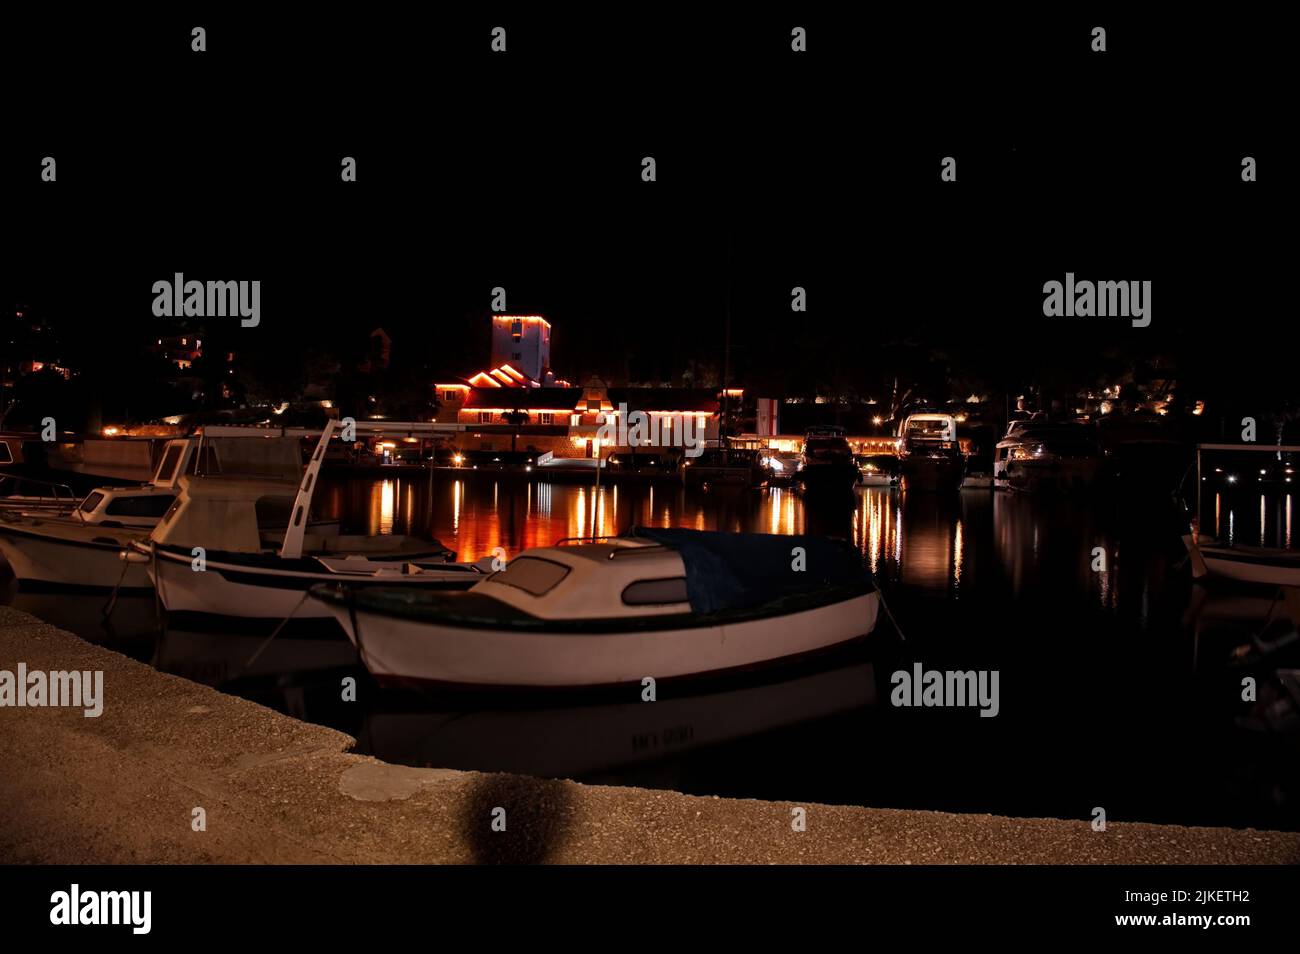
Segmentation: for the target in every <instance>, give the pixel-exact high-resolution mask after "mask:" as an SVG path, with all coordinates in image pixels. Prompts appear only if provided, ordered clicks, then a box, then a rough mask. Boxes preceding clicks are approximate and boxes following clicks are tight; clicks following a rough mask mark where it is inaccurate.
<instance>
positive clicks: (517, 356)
mask: <svg viewBox="0 0 1300 954" xmlns="http://www.w3.org/2000/svg"><path fill="white" fill-rule="evenodd" d="M523 357H524V353H523V352H522V351H511V352H510V359H511V360H512V361H522V360H523Z"/></svg>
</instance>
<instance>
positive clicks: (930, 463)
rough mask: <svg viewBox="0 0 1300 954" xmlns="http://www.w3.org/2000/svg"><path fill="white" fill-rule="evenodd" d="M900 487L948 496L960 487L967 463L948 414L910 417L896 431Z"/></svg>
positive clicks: (952, 420)
mask: <svg viewBox="0 0 1300 954" xmlns="http://www.w3.org/2000/svg"><path fill="white" fill-rule="evenodd" d="M898 438H899V443H898V456H899V460H900V462H901V467H902V473H903V487H904V489H905V490H909V491H923V492H931V491H933V492H940V493H944V492H951V491H954V490H956V489H957V488H958V487H960V486H961V481H962V476H963V475H964V473H965V468H966V459H965V458H964V457H962V453H961V442H960V441H959V440H958V438H957V419H956V418H955V417H953V416H952V415H951V414H932V413H918V414H909V415H908V416H907V417H905V418H904V419H903V422H902V424H900V425H899V428H898Z"/></svg>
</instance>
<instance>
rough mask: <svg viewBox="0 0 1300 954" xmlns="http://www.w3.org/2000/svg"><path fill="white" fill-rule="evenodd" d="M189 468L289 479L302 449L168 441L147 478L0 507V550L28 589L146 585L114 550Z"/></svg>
mask: <svg viewBox="0 0 1300 954" xmlns="http://www.w3.org/2000/svg"><path fill="white" fill-rule="evenodd" d="M196 471H200V472H202V473H208V474H236V475H256V476H266V475H271V476H288V477H289V478H290V479H293V478H295V477H296V475H297V474H299V473H301V471H302V452H301V449H300V446H299V444H298V441H297V439H296V438H282V437H241V438H224V437H223V438H206V439H205V438H202V437H191V438H183V439H180V440H172V441H168V442H167V444H166V445H165V447H164V448H163V452H162V456H161V458H160V459H159V462H158V468H157V470H156V471H155V473H154V477H153V479H152V480H151V481H150V482H149V483H147V484H135V485H132V486H126V487H100V488H98V489H96V490H94V491H91V493H89V494H87V495H86V497H85V498H84V499H83V500H81V501H80V502H75V501H74V502H73V507H72V508H71V509H69V510H66V511H65V512H51V511H49V510H46V509H45V508H43V507H36V508H33V509H32V510H19V511H17V512H14V511H11V510H0V553H3V554H4V556H5V559H7V560H8V561H9V565H10V567H11V568H12V569H13V571H14V575H15V576H16V577H17V578H18V580H19V582H20V584H23V585H26V586H28V587H30V586H33V585H35V586H53V587H60V588H65V587H66V588H78V589H111V588H113V587H114V586H117V587H118V588H119V589H122V590H135V589H148V588H149V587H150V582H149V577H148V575H147V574H146V573H145V571H144V568H143V567H142V566H134V565H132V566H124V564H123V561H122V559H121V553H122V551H123V550H124V549H125V548H127V547H129V546H130V544H131V543H132V542H133V541H140V540H144V539H145V538H147V536H148V534H149V531H150V529H151V528H153V527H154V526H156V525H157V523H158V521H159V520H160V519H161V518H162V516H163V514H164V513H166V512H167V510H168V509H169V508H170V507H171V506H172V504H173V503H174V502H175V500H176V497H177V494H178V493H179V489H178V488H179V485H180V481H181V478H182V477H184V476H185V475H187V474H193V473H195V472H196Z"/></svg>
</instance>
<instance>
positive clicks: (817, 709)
mask: <svg viewBox="0 0 1300 954" xmlns="http://www.w3.org/2000/svg"><path fill="white" fill-rule="evenodd" d="M875 700H876V687H875V675H874V672H873V669H872V666H871V664H870V663H857V664H853V665H847V666H841V667H839V668H835V669H828V670H825V671H820V672H815V673H813V674H810V675H801V676H797V677H795V678H791V679H786V680H783V681H780V682H770V683H765V684H760V685H752V684H749V685H741V686H737V687H735V688H727V689H723V690H721V691H716V692H708V693H701V694H695V695H690V696H685V697H670V698H665V697H660V699H659V700H658V701H657V702H654V703H645V702H641V701H639V700H637V701H633V702H623V703H615V704H594V705H571V706H555V707H547V708H541V709H533V708H529V709H514V710H512V709H497V710H486V711H476V712H464V711H459V710H458V711H449V712H378V713H373V714H371V715H369V716H368V717H367V718H366V720H365V724H364V728H363V730H362V733H361V736H360V741H361V743H362V745H363V746H364V747H365V748H366V749H367V750H368V752H369V753H371V754H373V755H376V756H378V757H379V758H382V759H385V760H387V761H391V762H402V763H405V764H408V765H436V766H440V767H451V768H460V769H472V770H477V771H484V772H513V773H519V774H524V775H535V776H541V777H548V778H579V777H583V776H589V775H591V774H593V773H597V772H604V771H607V770H612V769H615V768H619V767H622V766H626V765H632V764H637V763H644V762H652V761H656V760H659V759H665V758H671V757H673V756H676V755H680V754H683V753H685V752H689V751H692V750H696V749H701V748H705V747H707V746H711V745H716V744H719V743H723V742H728V741H731V740H734V739H741V738H746V737H748V736H753V735H757V734H759V733H762V732H768V731H771V730H772V729H777V728H781V727H784V726H789V725H795V724H798V723H801V722H807V721H811V720H813V719H821V718H825V717H826V716H830V715H834V714H836V713H840V712H846V711H849V710H852V709H857V708H862V707H866V706H870V705H873V704H874V703H875Z"/></svg>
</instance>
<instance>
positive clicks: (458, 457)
mask: <svg viewBox="0 0 1300 954" xmlns="http://www.w3.org/2000/svg"><path fill="white" fill-rule="evenodd" d="M451 462H452V463H453V464H455V465H456V466H457V467H459V466H460V465H461V464H463V463H465V458H464V457H463V456H461V455H460V454H453V455H452V457H451Z"/></svg>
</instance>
